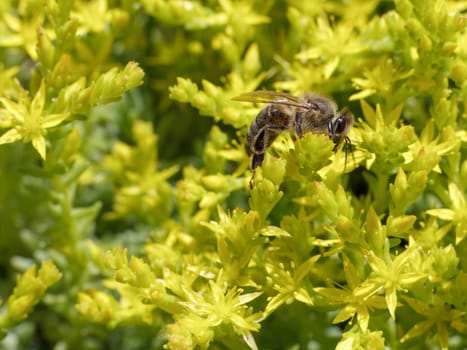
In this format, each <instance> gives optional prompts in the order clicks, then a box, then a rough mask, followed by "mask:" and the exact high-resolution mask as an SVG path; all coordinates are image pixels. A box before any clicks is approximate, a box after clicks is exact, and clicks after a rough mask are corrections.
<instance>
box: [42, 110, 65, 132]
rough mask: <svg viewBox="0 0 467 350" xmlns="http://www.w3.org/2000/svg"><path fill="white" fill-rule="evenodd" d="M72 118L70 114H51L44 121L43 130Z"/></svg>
mask: <svg viewBox="0 0 467 350" xmlns="http://www.w3.org/2000/svg"><path fill="white" fill-rule="evenodd" d="M69 116H70V113H60V114H49V115H47V116H45V117H44V118H43V119H42V127H43V128H52V127H54V126H57V125H58V124H60V123H61V122H62V121H64V120H65V119H66V118H68V117H69Z"/></svg>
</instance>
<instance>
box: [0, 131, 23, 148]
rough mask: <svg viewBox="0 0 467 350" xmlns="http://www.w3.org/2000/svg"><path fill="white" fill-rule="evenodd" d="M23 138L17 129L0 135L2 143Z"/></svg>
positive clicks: (0, 142)
mask: <svg viewBox="0 0 467 350" xmlns="http://www.w3.org/2000/svg"><path fill="white" fill-rule="evenodd" d="M20 139H21V135H20V134H19V133H18V131H17V130H16V129H10V130H8V131H7V132H6V133H4V134H3V135H2V136H0V145H2V144H4V143H11V142H15V141H18V140H20Z"/></svg>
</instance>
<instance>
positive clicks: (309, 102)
mask: <svg viewBox="0 0 467 350" xmlns="http://www.w3.org/2000/svg"><path fill="white" fill-rule="evenodd" d="M308 104H309V105H310V109H311V110H312V111H316V112H318V111H319V106H318V105H317V104H316V103H312V102H311V101H308Z"/></svg>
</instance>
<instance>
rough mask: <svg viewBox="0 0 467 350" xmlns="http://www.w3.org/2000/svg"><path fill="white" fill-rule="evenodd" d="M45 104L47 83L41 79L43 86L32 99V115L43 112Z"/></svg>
mask: <svg viewBox="0 0 467 350" xmlns="http://www.w3.org/2000/svg"><path fill="white" fill-rule="evenodd" d="M44 105H45V83H44V80H42V81H41V86H40V87H39V90H37V92H36V94H35V95H34V98H33V99H32V101H31V115H35V116H39V115H41V114H42V111H43V109H44Z"/></svg>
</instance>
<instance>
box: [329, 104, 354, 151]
mask: <svg viewBox="0 0 467 350" xmlns="http://www.w3.org/2000/svg"><path fill="white" fill-rule="evenodd" d="M352 124H353V115H352V113H350V111H349V110H347V109H344V110H342V111H340V112H339V113H338V114H337V115H336V117H335V118H333V119H331V120H330V121H329V123H328V133H329V138H330V139H331V140H332V142H334V143H335V144H336V145H338V144H340V143H341V142H342V140H344V138H345V137H346V135H347V133H348V132H349V130H350V128H351V127H352Z"/></svg>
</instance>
